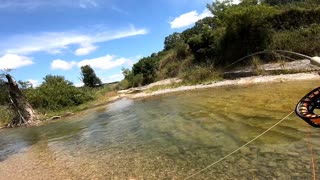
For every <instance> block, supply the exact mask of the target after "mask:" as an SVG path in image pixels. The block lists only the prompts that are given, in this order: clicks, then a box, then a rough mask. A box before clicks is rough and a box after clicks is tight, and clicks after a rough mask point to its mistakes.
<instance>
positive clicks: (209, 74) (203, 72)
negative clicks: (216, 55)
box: [182, 66, 221, 84]
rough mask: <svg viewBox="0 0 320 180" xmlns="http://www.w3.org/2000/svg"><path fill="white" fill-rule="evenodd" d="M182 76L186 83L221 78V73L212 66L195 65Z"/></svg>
mask: <svg viewBox="0 0 320 180" xmlns="http://www.w3.org/2000/svg"><path fill="white" fill-rule="evenodd" d="M182 78H183V81H184V82H186V83H191V84H197V83H201V82H205V81H209V80H210V81H211V80H220V79H221V74H220V73H219V72H218V71H217V70H216V69H214V68H213V67H210V66H209V67H208V66H207V67H205V66H194V67H193V68H192V69H189V71H187V72H185V73H184V75H183V76H182Z"/></svg>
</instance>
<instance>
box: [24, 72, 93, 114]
mask: <svg viewBox="0 0 320 180" xmlns="http://www.w3.org/2000/svg"><path fill="white" fill-rule="evenodd" d="M43 80H44V82H43V83H42V84H41V85H40V86H39V87H38V88H36V89H32V90H30V91H27V92H26V95H27V97H28V99H29V101H30V103H31V104H32V105H33V106H34V107H35V108H38V109H41V110H59V109H62V108H64V107H68V106H75V105H79V104H82V103H84V102H86V101H88V100H91V99H92V96H90V95H89V94H88V93H87V92H85V91H83V90H81V89H79V88H76V87H74V86H73V84H72V82H70V81H68V80H66V79H65V78H64V77H63V76H53V75H47V76H46V77H45V78H44V79H43Z"/></svg>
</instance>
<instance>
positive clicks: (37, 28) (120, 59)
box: [0, 0, 212, 85]
mask: <svg viewBox="0 0 320 180" xmlns="http://www.w3.org/2000/svg"><path fill="white" fill-rule="evenodd" d="M211 2H212V0H193V1H192V0H157V1H155V0H139V1H138V0H125V1H120V0H118V1H116V0H54V1H52V0H23V1H22V0H0V27H1V28H0V32H1V33H0V69H5V68H11V69H14V70H13V71H12V72H11V73H12V75H13V76H14V77H15V79H17V80H24V81H27V80H28V81H30V82H32V83H34V84H35V85H37V84H39V83H41V81H42V78H43V77H44V76H45V75H47V74H52V75H63V76H65V77H66V79H68V80H70V81H72V82H73V83H74V84H75V85H80V84H81V81H80V79H79V77H80V66H82V65H86V64H88V65H91V67H93V68H94V70H95V71H96V74H97V75H98V76H99V77H100V78H101V79H102V81H103V82H111V81H117V80H121V79H122V78H123V76H122V75H121V68H122V67H127V68H130V67H131V66H132V64H134V63H135V62H137V61H138V60H139V59H140V58H141V57H145V56H149V55H150V54H151V53H153V52H158V51H161V50H162V49H163V42H164V38H165V37H166V36H167V35H169V34H172V33H173V32H181V31H183V30H184V29H186V28H189V27H191V26H192V25H193V24H194V22H195V21H197V20H199V19H201V18H204V17H206V16H210V15H211V14H210V13H209V12H208V11H207V10H206V4H207V3H211Z"/></svg>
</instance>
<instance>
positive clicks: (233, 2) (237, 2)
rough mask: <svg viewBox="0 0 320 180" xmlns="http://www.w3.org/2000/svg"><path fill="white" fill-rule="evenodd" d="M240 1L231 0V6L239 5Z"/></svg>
mask: <svg viewBox="0 0 320 180" xmlns="http://www.w3.org/2000/svg"><path fill="white" fill-rule="evenodd" d="M240 2H241V0H232V2H231V4H239V3H240Z"/></svg>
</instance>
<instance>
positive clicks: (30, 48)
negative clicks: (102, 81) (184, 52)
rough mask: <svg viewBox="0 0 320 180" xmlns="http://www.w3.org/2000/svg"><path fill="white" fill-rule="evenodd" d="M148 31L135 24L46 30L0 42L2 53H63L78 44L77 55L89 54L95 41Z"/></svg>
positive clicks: (104, 40)
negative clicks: (122, 27) (111, 28)
mask: <svg viewBox="0 0 320 180" xmlns="http://www.w3.org/2000/svg"><path fill="white" fill-rule="evenodd" d="M146 33H148V32H147V30H146V29H136V28H135V27H134V26H132V25H131V26H130V28H129V29H128V28H127V29H125V30H117V31H107V30H105V29H101V28H100V29H92V31H91V32H87V33H80V32H75V31H69V32H44V33H38V34H33V35H29V34H25V35H16V36H12V37H8V38H6V39H4V40H2V41H1V42H0V54H6V53H11V54H31V53H35V52H48V53H53V54H56V53H61V52H62V51H63V50H67V49H70V47H71V45H78V46H79V48H77V49H76V50H75V52H74V53H75V54H76V55H87V54H89V53H91V52H93V51H94V50H95V49H96V48H97V47H96V46H95V45H94V43H99V42H106V41H111V40H115V39H121V38H126V37H130V36H136V35H143V34H146Z"/></svg>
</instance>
